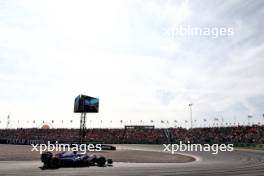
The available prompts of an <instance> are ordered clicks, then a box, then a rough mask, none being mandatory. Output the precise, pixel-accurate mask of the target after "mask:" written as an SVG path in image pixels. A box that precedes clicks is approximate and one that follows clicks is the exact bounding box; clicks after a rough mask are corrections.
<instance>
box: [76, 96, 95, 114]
mask: <svg viewBox="0 0 264 176" xmlns="http://www.w3.org/2000/svg"><path fill="white" fill-rule="evenodd" d="M98 111H99V99H98V98H94V97H90V96H86V95H79V96H77V97H76V98H75V102H74V112H75V113H82V112H87V113H97V112H98Z"/></svg>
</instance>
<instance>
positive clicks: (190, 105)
mask: <svg viewBox="0 0 264 176" xmlns="http://www.w3.org/2000/svg"><path fill="white" fill-rule="evenodd" d="M192 105H193V104H191V103H190V104H189V107H190V120H191V121H190V124H191V128H192V126H193V124H192Z"/></svg>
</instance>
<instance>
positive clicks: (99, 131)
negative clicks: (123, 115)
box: [0, 125, 264, 144]
mask: <svg viewBox="0 0 264 176" xmlns="http://www.w3.org/2000/svg"><path fill="white" fill-rule="evenodd" d="M78 137H79V130H78V129H65V128H53V129H39V128H26V129H23V128H19V129H1V130H0V143H9V144H10V143H11V144H31V143H47V141H51V142H55V141H59V142H69V143H73V142H76V141H77V140H78ZM86 139H89V142H101V143H107V144H163V143H178V142H179V141H183V142H187V141H190V142H191V143H218V144H220V143H234V144H263V143H264V126H263V125H262V126H258V125H254V126H237V127H212V128H192V129H185V128H154V127H153V128H150V127H138V126H137V127H133V128H132V127H131V126H128V127H126V128H114V129H109V128H94V129H87V133H86Z"/></svg>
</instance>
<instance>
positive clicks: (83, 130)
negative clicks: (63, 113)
mask: <svg viewBox="0 0 264 176" xmlns="http://www.w3.org/2000/svg"><path fill="white" fill-rule="evenodd" d="M79 135H80V144H82V143H83V142H85V135H86V113H85V112H83V113H81V119H80V134H79Z"/></svg>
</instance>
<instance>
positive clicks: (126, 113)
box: [0, 0, 264, 127]
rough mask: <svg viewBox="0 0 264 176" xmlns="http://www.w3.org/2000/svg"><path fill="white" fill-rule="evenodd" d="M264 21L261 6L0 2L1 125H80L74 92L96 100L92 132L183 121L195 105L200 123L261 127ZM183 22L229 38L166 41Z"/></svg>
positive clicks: (250, 3)
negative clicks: (124, 125) (222, 30)
mask: <svg viewBox="0 0 264 176" xmlns="http://www.w3.org/2000/svg"><path fill="white" fill-rule="evenodd" d="M263 18H264V2H263V1H260V0H259V1H255V0H251V1H239V0H231V1H225V2H223V1H221V0H216V1H210V0H207V1H206V0H205V1H202V2H198V1H183V0H179V1H176V0H175V1H165V0H160V1H158V0H157V1H150V0H149V1H143V0H142V1H139V0H134V1H132V0H131V1H124V0H120V1H118V0H112V1H109V0H105V1H101V0H98V1H85V0H84V1H76V0H75V1H66V0H61V1H58V0H45V1H38V0H32V1H28V0H0V120H1V123H0V127H5V126H6V119H7V115H8V114H10V116H11V122H12V126H13V127H15V126H20V127H21V126H32V125H33V124H32V121H33V120H36V121H37V122H36V124H35V126H38V125H39V124H40V123H41V122H42V121H43V120H44V121H47V122H51V120H55V122H54V124H53V125H54V126H55V127H59V126H61V120H62V119H64V127H66V126H67V127H68V126H73V127H78V125H79V120H78V119H79V114H74V113H73V102H74V98H75V97H76V96H77V95H78V94H86V95H90V96H95V97H98V98H100V113H98V114H88V118H89V120H92V122H91V123H92V125H93V126H96V125H99V121H100V120H103V124H102V126H104V127H116V126H120V123H119V122H120V120H121V119H122V120H123V121H124V122H125V123H129V122H130V120H132V123H133V124H136V123H137V124H138V123H139V121H140V120H143V123H144V124H148V123H149V121H150V120H154V121H155V122H156V125H157V126H159V125H162V124H160V121H161V120H169V121H173V120H178V121H179V123H184V120H185V119H187V120H189V116H190V112H189V106H188V104H189V103H193V107H192V108H193V118H194V119H196V120H197V122H202V119H204V118H206V119H207V120H208V121H212V120H213V119H214V118H215V117H217V118H221V119H222V118H224V121H225V122H229V121H232V122H233V121H234V120H236V121H241V122H243V121H244V122H247V120H248V119H247V117H248V115H252V116H253V119H252V121H253V120H255V121H260V120H262V114H263V113H264V109H263V108H264V69H263V67H264V58H263V56H264V34H263V28H264V23H263ZM182 26H183V27H186V26H190V27H191V28H194V27H196V28H201V29H204V28H209V29H212V28H218V29H220V28H228V29H232V30H233V35H232V36H218V37H217V38H214V37H212V36H210V35H209V36H202V35H195V36H190V35H173V36H171V35H168V31H174V30H176V29H178V28H179V27H182ZM18 120H19V121H20V122H19V123H20V124H18ZM70 120H73V124H70V123H69V121H70ZM110 120H112V121H113V122H112V124H111V123H109V121H110ZM27 121H28V122H27ZM88 125H91V124H88Z"/></svg>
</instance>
